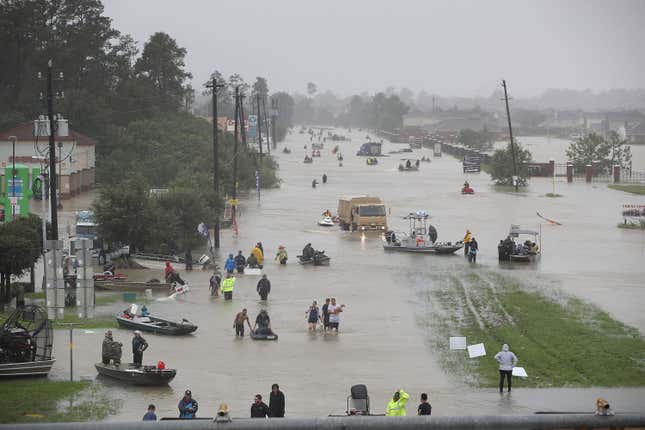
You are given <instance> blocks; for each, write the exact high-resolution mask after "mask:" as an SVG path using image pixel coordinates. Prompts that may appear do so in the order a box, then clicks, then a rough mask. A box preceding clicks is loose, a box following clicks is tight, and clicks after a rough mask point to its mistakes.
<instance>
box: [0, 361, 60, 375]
mask: <svg viewBox="0 0 645 430" xmlns="http://www.w3.org/2000/svg"><path fill="white" fill-rule="evenodd" d="M55 361H56V360H54V359H51V360H37V361H27V362H23V363H4V364H0V377H8V378H12V377H19V376H20V377H22V376H47V375H48V374H49V371H50V370H51V368H52V366H53V365H54V362H55Z"/></svg>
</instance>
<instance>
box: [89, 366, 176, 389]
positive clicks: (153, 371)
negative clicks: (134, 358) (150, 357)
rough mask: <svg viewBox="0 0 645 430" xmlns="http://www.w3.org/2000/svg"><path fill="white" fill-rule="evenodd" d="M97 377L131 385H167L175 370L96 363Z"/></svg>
mask: <svg viewBox="0 0 645 430" xmlns="http://www.w3.org/2000/svg"><path fill="white" fill-rule="evenodd" d="M94 367H96V370H97V372H99V375H102V376H106V377H109V378H113V379H118V380H119V381H123V382H126V383H128V384H132V385H167V384H168V383H169V382H170V381H172V380H173V379H174V377H175V375H177V370H175V369H166V368H159V367H157V366H152V365H150V366H141V367H134V366H133V365H132V364H120V365H115V364H103V363H96V364H95V365H94Z"/></svg>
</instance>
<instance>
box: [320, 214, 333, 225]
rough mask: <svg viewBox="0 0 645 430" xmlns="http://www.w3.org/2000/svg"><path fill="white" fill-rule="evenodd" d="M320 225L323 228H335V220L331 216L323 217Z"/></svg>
mask: <svg viewBox="0 0 645 430" xmlns="http://www.w3.org/2000/svg"><path fill="white" fill-rule="evenodd" d="M318 225H319V226H321V227H333V226H334V220H333V219H332V217H330V216H326V217H323V218H322V219H321V220H319V221H318Z"/></svg>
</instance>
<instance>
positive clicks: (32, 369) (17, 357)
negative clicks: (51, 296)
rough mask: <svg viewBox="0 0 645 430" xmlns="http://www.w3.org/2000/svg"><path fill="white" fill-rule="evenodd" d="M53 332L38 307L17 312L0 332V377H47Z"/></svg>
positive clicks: (44, 312)
mask: <svg viewBox="0 0 645 430" xmlns="http://www.w3.org/2000/svg"><path fill="white" fill-rule="evenodd" d="M53 342H54V332H53V330H52V325H51V321H50V320H49V319H48V318H47V311H46V310H45V309H43V308H42V307H40V306H33V305H30V306H25V307H23V308H20V309H16V310H15V311H13V313H11V315H9V318H7V320H6V321H5V323H4V324H3V325H2V327H1V328H0V377H12V378H13V377H22V376H47V374H49V371H50V370H51V368H52V366H53V365H54V362H55V361H56V360H55V359H53V358H52V345H53Z"/></svg>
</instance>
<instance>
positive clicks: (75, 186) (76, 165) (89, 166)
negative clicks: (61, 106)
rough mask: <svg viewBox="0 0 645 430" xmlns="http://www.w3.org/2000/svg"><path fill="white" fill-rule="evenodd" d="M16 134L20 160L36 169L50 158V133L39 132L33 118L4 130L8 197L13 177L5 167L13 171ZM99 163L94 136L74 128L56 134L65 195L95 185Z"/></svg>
mask: <svg viewBox="0 0 645 430" xmlns="http://www.w3.org/2000/svg"><path fill="white" fill-rule="evenodd" d="M12 137H15V138H16V159H15V163H16V164H21V165H23V166H25V167H27V168H30V170H35V168H40V167H41V166H42V165H43V163H46V162H47V160H46V159H45V158H47V159H48V158H49V149H48V145H49V137H47V136H36V133H34V123H33V122H27V123H23V124H20V125H18V126H17V127H14V128H12V129H9V130H4V131H2V132H0V175H1V176H0V195H2V196H5V197H6V196H7V195H8V194H7V193H8V192H9V182H10V179H11V178H5V177H4V176H5V171H6V172H10V171H11V166H12V165H13V162H14V159H13V148H12V144H13V142H12V140H11V139H12ZM95 167H96V141H95V140H94V139H92V138H90V137H88V136H86V135H84V134H82V133H79V132H77V131H74V130H71V129H70V130H69V132H68V133H67V136H62V137H61V136H56V174H57V175H60V180H59V181H58V186H59V190H60V196H61V198H63V199H66V198H70V197H72V196H75V195H77V194H79V193H81V192H83V191H86V190H89V189H91V188H93V187H94V180H95V179H94V178H95ZM6 168H9V169H7V170H5V169H6ZM32 180H33V178H31V179H30V182H32ZM25 185H27V184H25Z"/></svg>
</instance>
